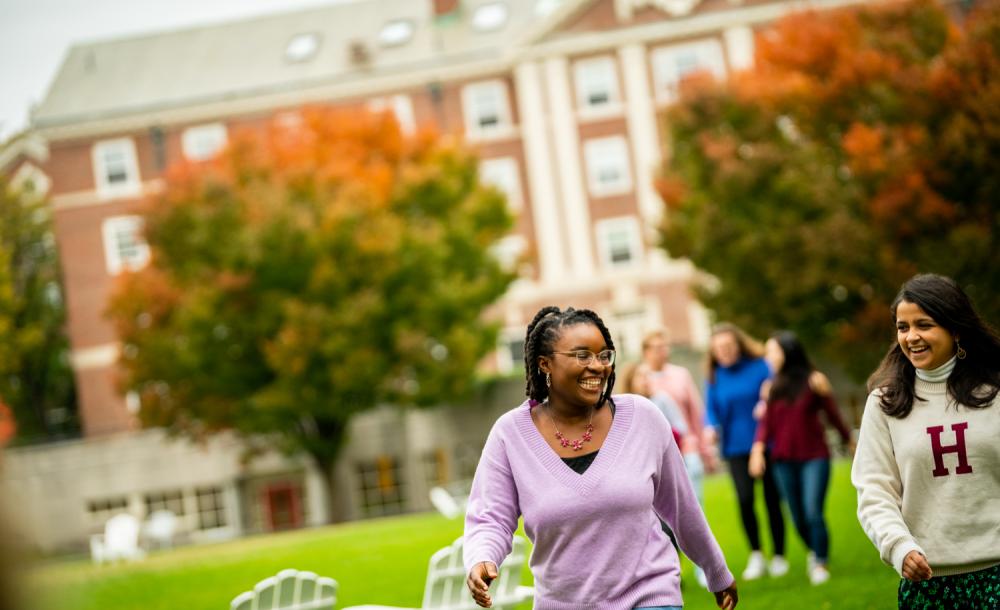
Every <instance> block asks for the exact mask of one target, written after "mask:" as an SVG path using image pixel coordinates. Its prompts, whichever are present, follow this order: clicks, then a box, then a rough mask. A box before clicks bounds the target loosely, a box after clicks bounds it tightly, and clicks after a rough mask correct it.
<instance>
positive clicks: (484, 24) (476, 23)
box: [472, 1, 510, 32]
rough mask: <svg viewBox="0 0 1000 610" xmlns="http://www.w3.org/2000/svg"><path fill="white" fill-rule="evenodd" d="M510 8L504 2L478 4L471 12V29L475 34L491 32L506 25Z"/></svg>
mask: <svg viewBox="0 0 1000 610" xmlns="http://www.w3.org/2000/svg"><path fill="white" fill-rule="evenodd" d="M509 18H510V8H509V7H508V6H507V3H506V2H501V1H498V2H487V3H485V4H480V5H479V6H477V7H476V8H475V9H473V12H472V28H473V29H474V30H476V31H477V32H492V31H495V30H499V29H500V28H502V27H503V26H505V25H507V21H508V19H509Z"/></svg>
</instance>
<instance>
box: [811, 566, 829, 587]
mask: <svg viewBox="0 0 1000 610" xmlns="http://www.w3.org/2000/svg"><path fill="white" fill-rule="evenodd" d="M828 580H830V571H829V570H827V569H826V566H825V565H823V564H821V563H817V564H816V565H815V566H813V569H812V570H811V571H810V572H809V582H811V583H812V584H814V585H821V584H823V583H825V582H826V581H828Z"/></svg>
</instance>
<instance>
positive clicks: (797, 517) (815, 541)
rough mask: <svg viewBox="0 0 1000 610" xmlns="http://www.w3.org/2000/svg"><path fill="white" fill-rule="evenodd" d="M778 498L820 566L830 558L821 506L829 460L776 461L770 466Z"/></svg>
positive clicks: (828, 479) (828, 475)
mask: <svg viewBox="0 0 1000 610" xmlns="http://www.w3.org/2000/svg"><path fill="white" fill-rule="evenodd" d="M772 467H773V468H774V478H775V480H776V481H777V483H778V488H779V489H780V490H781V495H782V496H784V497H785V502H787V503H788V510H789V512H791V513H792V523H794V524H795V530H796V531H797V532H798V533H799V536H801V537H802V541H803V542H805V543H806V546H807V547H809V550H810V551H812V552H813V553H815V554H816V560H817V561H818V562H819V563H826V560H827V558H828V557H829V555H830V534H829V532H828V530H827V528H826V519H825V518H824V517H823V503H824V502H825V501H826V490H827V487H828V486H829V483H830V460H829V459H826V458H822V459H817V460H808V461H805V462H790V461H778V460H776V461H775V462H774V464H773V466H772Z"/></svg>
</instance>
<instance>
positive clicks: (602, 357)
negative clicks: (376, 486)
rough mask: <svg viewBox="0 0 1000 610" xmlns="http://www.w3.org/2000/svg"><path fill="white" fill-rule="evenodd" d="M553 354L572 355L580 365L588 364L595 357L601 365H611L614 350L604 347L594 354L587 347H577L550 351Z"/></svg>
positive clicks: (613, 361) (613, 359) (613, 358)
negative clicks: (561, 350) (566, 350)
mask: <svg viewBox="0 0 1000 610" xmlns="http://www.w3.org/2000/svg"><path fill="white" fill-rule="evenodd" d="M552 353H553V354H562V355H563V356H574V357H575V358H576V362H577V364H579V365H580V366H590V363H591V362H593V361H594V358H597V362H598V363H600V364H601V366H611V365H612V364H614V363H615V350H613V349H606V350H604V351H602V352H600V353H597V354H595V353H594V352H592V351H590V350H588V349H579V350H576V351H573V352H552Z"/></svg>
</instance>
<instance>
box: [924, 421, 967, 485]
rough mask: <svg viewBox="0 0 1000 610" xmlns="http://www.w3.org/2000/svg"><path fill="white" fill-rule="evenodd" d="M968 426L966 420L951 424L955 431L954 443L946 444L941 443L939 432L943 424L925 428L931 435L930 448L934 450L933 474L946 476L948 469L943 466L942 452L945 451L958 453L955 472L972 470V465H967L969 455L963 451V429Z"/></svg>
mask: <svg viewBox="0 0 1000 610" xmlns="http://www.w3.org/2000/svg"><path fill="white" fill-rule="evenodd" d="M968 427H969V423H968V422H962V423H960V424H952V425H951V429H952V431H953V432H954V433H955V444H954V445H948V446H944V445H942V444H941V433H942V432H944V426H930V427H929V428H927V434H930V435H931V450H932V451H933V452H934V473H933V474H934V476H936V477H946V476H948V469H947V468H945V467H944V454H946V453H957V454H958V468H956V469H955V474H968V473H970V472H972V466H969V456H968V455H966V453H965V429H966V428H968Z"/></svg>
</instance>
